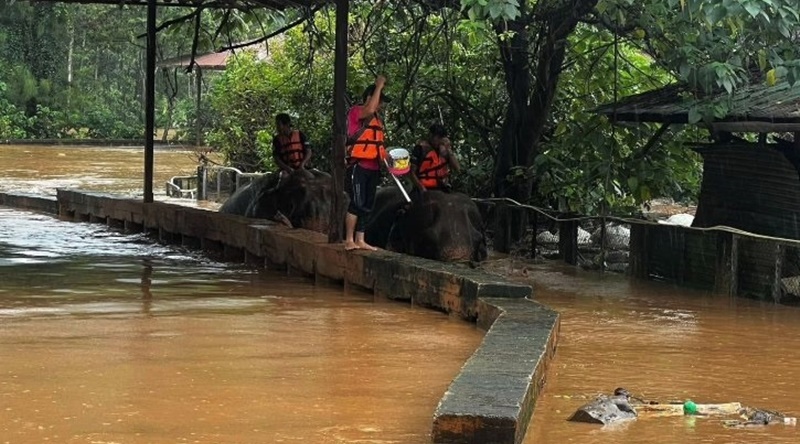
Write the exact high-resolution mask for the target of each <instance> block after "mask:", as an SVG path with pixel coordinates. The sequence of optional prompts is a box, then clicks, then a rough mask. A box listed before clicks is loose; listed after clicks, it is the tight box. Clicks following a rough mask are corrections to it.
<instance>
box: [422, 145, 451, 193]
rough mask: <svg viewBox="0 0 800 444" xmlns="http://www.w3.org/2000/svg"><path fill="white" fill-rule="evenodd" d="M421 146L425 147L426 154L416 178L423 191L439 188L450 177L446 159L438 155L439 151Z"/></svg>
mask: <svg viewBox="0 0 800 444" xmlns="http://www.w3.org/2000/svg"><path fill="white" fill-rule="evenodd" d="M422 146H423V149H425V148H426V147H427V152H426V153H425V157H424V158H423V159H422V162H421V163H420V165H419V168H418V169H417V178H418V179H419V182H420V183H421V184H422V186H423V187H425V189H432V188H439V187H440V186H441V185H443V184H444V181H445V180H446V179H447V177H448V176H449V175H450V167H449V165H448V164H447V159H445V158H444V157H442V156H440V155H439V150H437V149H435V148H431V147H430V146H429V145H427V144H424V145H422Z"/></svg>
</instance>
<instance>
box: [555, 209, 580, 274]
mask: <svg viewBox="0 0 800 444" xmlns="http://www.w3.org/2000/svg"><path fill="white" fill-rule="evenodd" d="M567 217H568V218H571V217H573V215H571V214H570V215H568V216H567ZM558 254H559V256H561V259H563V260H564V262H566V263H568V264H570V265H577V264H578V221H574V220H573V221H565V222H560V223H559V227H558Z"/></svg>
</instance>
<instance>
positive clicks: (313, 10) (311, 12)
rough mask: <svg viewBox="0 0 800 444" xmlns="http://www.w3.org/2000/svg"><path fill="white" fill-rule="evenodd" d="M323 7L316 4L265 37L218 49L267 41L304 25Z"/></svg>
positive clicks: (223, 49) (234, 47)
mask: <svg viewBox="0 0 800 444" xmlns="http://www.w3.org/2000/svg"><path fill="white" fill-rule="evenodd" d="M323 7H324V4H320V5H317V6H314V7H313V8H311V9H309V11H308V12H307V13H306V14H305V15H304V16H303V17H301V18H299V19H297V20H296V21H294V22H292V23H289V24H288V25H286V26H284V27H282V28H280V29H278V30H276V31H273V32H271V33H269V34H267V35H265V36H263V37H259V38H257V39H255V40H251V41H249V42H244V43H237V44H235V45H228V46H223V47H222V48H220V49H218V50H217V51H227V50H231V49H239V48H244V47H246V46H250V45H256V44H258V43H261V42H265V41H267V40H269V39H271V38H272V37H275V36H276V35H280V34H283V33H285V32H287V31H289V30H291V29H293V28H295V27H297V26H299V25H302V24H303V23H304V22H305V21H307V20H309V19H311V18H312V17H313V16H314V14H316V13H317V11H319V10H320V9H322V8H323Z"/></svg>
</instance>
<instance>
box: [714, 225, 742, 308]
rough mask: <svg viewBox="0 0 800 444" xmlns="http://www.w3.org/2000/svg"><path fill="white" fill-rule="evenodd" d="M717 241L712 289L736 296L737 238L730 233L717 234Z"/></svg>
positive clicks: (737, 278)
mask: <svg viewBox="0 0 800 444" xmlns="http://www.w3.org/2000/svg"><path fill="white" fill-rule="evenodd" d="M717 239H718V240H717V265H716V277H715V279H714V289H715V291H716V292H718V293H721V294H725V295H728V296H736V295H737V294H738V292H739V289H738V286H739V237H738V236H736V235H735V234H732V233H719V235H718V238H717Z"/></svg>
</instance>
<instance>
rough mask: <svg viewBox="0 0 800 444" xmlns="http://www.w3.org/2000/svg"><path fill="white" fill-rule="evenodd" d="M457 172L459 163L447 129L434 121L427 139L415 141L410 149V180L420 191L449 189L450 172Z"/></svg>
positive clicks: (459, 166) (459, 167) (459, 168)
mask: <svg viewBox="0 0 800 444" xmlns="http://www.w3.org/2000/svg"><path fill="white" fill-rule="evenodd" d="M451 170H452V171H455V172H458V171H460V170H461V165H459V163H458V159H456V156H455V155H454V154H453V150H452V147H451V146H450V139H448V138H447V130H446V129H445V127H444V126H443V125H440V124H438V123H434V124H433V125H431V127H430V129H429V131H428V137H427V139H424V140H420V141H419V142H417V144H416V146H414V149H412V150H411V171H412V172H413V174H412V175H411V181H412V182H414V185H416V189H418V190H419V191H420V192H425V191H426V190H442V191H449V190H450V172H451Z"/></svg>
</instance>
